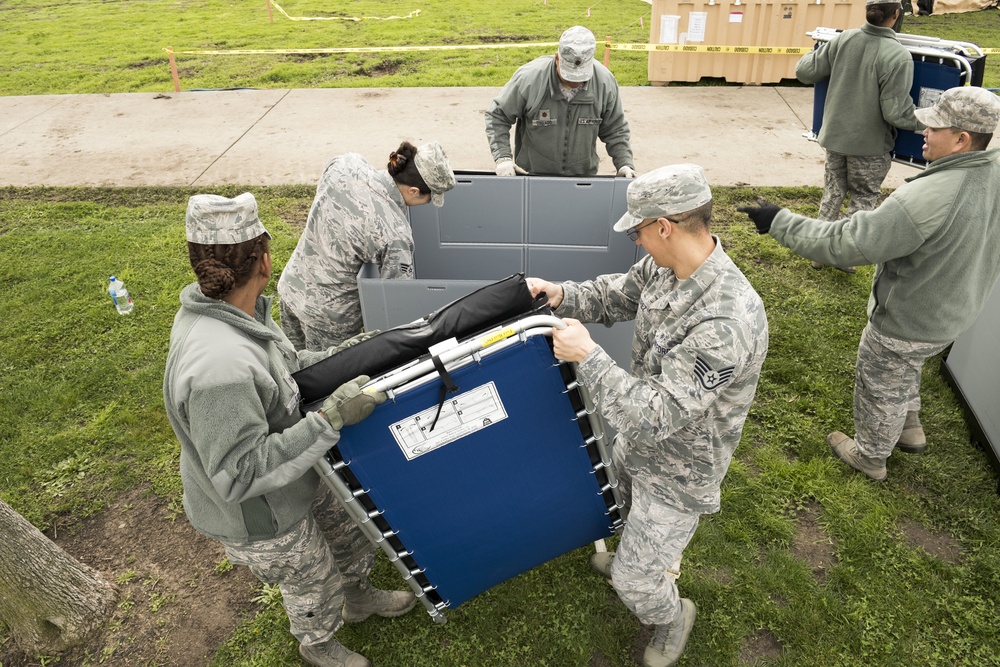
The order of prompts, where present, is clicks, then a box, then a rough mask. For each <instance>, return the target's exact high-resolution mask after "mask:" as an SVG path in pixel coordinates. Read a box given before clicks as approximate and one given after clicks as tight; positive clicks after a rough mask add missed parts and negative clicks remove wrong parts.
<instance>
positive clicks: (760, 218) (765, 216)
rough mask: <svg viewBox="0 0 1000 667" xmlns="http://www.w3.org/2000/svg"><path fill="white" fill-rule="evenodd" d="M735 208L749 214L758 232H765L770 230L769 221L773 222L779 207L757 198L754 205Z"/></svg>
mask: <svg viewBox="0 0 1000 667" xmlns="http://www.w3.org/2000/svg"><path fill="white" fill-rule="evenodd" d="M736 210H737V211H739V212H740V213H746V214H747V215H749V216H750V219H751V220H753V224H754V225H755V226H756V227H757V233H758V234H767V233H768V232H769V231H771V223H772V222H774V216H776V215H778V211H780V210H781V208H779V207H778V206H775V205H774V204H772V203H771V202H769V201H767V200H766V199H758V200H757V205H756V206H738V207H737V208H736Z"/></svg>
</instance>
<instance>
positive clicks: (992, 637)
mask: <svg viewBox="0 0 1000 667" xmlns="http://www.w3.org/2000/svg"><path fill="white" fill-rule="evenodd" d="M280 4H281V5H282V7H283V8H284V9H285V10H286V11H287V12H288V14H290V15H292V16H298V17H303V16H305V17H333V16H341V17H354V16H366V17H386V16H391V15H404V16H405V15H408V14H409V13H410V12H411V11H414V10H420V13H419V15H417V16H415V17H413V18H405V19H395V20H385V21H383V20H374V19H366V20H361V21H345V20H335V21H292V20H289V19H287V18H285V17H284V16H282V15H280V14H279V13H277V11H276V12H275V21H274V23H270V22H269V21H268V19H267V11H266V6H265V3H264V0H198V1H194V0H103V1H102V2H97V1H96V0H68V1H66V2H57V1H55V0H17V1H16V2H2V1H0V21H2V23H0V25H2V29H0V52H2V53H3V54H4V66H3V67H2V68H0V94H3V95H35V94H67V93H114V92H153V91H155V92H162V91H167V90H171V89H172V84H171V80H170V72H169V68H168V66H167V59H166V55H165V53H164V52H163V47H165V46H167V45H171V46H173V47H175V48H176V49H178V50H181V49H299V48H324V47H363V46H364V47H371V46H393V45H468V44H474V45H491V44H498V43H500V44H502V43H508V44H509V43H525V42H552V41H555V40H556V39H557V38H558V35H559V33H560V32H561V31H562V30H563V29H564V28H565V27H567V26H569V25H573V24H577V23H579V24H583V25H586V26H587V27H589V28H591V29H592V30H593V31H594V32H595V34H596V35H597V36H598V38H599V39H601V38H603V36H605V35H611V36H612V38H613V39H614V40H615V41H617V42H644V41H647V39H648V31H649V22H650V11H651V8H650V5H648V4H646V3H644V2H642V1H641V0H587V1H586V2H585V1H583V0H547V1H544V2H543V0H507V1H506V2H503V3H488V2H470V1H468V0H448V1H445V0H421V1H420V2H419V3H413V4H407V3H400V2H391V1H389V0H356V1H348V2H340V3H336V4H335V5H334V3H329V2H322V1H321V0H285V2H283V3H280ZM588 12H589V16H588ZM640 19H643V22H642V23H640ZM998 22H1000V12H997V11H994V10H990V11H983V12H975V13H970V14H960V15H950V16H948V15H946V16H930V17H907V19H906V23H905V26H904V31H906V32H910V33H915V34H923V35H933V36H938V37H942V38H945V39H952V40H961V41H971V42H975V43H977V44H979V45H981V46H989V47H1000V30H998V28H1000V25H998ZM551 51H552V49H551V47H542V48H534V49H524V48H516V49H496V48H492V47H490V48H482V49H472V50H455V51H435V52H418V53H358V54H337V55H318V56H304V55H301V54H285V55H273V54H268V55H246V56H185V57H182V58H180V59H179V66H180V67H181V79H182V82H183V85H184V87H185V88H239V87H253V88H309V87H398V86H500V85H503V84H504V83H505V82H506V81H507V79H508V78H509V76H510V74H511V73H512V72H513V71H514V69H515V68H516V67H517V66H518V65H520V64H522V63H523V62H525V61H527V60H528V59H530V58H532V57H534V56H536V55H541V54H544V53H549V52H551ZM989 58H990V59H992V61H991V60H990V59H988V60H987V63H988V64H987V69H986V79H985V85H986V86H988V87H997V86H1000V65H998V63H1000V56H996V55H992V56H990V57H989ZM612 70H613V72H614V73H615V75H616V76H617V78H618V80H619V82H620V83H621V84H622V85H646V84H647V83H648V82H647V80H646V57H645V54H642V53H627V52H615V54H614V55H613V58H612ZM313 189H314V185H313V184H304V185H302V186H298V187H261V188H252V189H251V191H253V192H254V193H255V194H256V196H257V198H258V201H259V203H260V205H261V206H260V210H261V215H262V217H263V219H264V222H265V224H266V225H267V227H268V229H269V230H270V231H271V232H272V234H274V237H275V238H274V242H273V246H272V249H273V255H274V279H275V280H276V279H277V276H278V275H279V273H280V270H281V268H282V266H283V263H284V261H285V260H286V259H287V258H288V256H289V255H290V253H291V251H292V248H293V247H294V244H295V241H296V237H297V232H296V229H297V227H296V225H301V224H302V222H303V218H304V215H305V211H306V210H308V207H309V203H310V202H311V199H312V195H313ZM202 190H203V189H202ZM213 191H215V192H217V193H219V194H225V195H229V196H233V195H235V194H238V193H239V192H241V191H243V188H237V187H223V188H214V189H213ZM191 194H194V190H186V189H179V188H162V189H154V188H147V189H54V188H0V257H2V258H3V264H4V268H3V271H2V272H0V286H2V290H3V292H2V293H3V295H4V297H5V305H6V306H7V308H6V312H5V316H4V317H3V318H2V319H0V340H2V341H3V344H2V345H0V468H2V473H0V479H2V483H0V498H2V500H3V501H4V502H6V503H8V504H10V505H11V506H12V507H13V508H14V509H15V510H17V511H18V512H20V513H21V514H22V515H23V516H25V517H26V518H27V519H28V520H30V521H31V522H32V523H34V524H35V525H36V526H39V527H40V528H42V529H49V528H52V527H54V526H60V527H63V528H66V527H72V526H73V525H74V524H76V523H78V522H80V521H81V520H82V519H84V518H86V517H90V516H93V515H96V514H98V513H100V512H101V511H102V510H104V509H105V508H106V507H107V506H108V505H109V503H110V502H111V501H113V500H114V499H115V498H118V497H120V496H121V495H122V494H124V493H126V492H128V491H130V490H133V489H135V488H136V487H139V486H142V485H146V484H149V485H151V486H152V489H153V491H154V492H155V493H156V494H158V495H159V496H160V497H162V498H164V499H165V503H167V504H169V506H170V508H171V509H172V512H173V515H174V516H175V518H177V520H179V521H183V520H184V519H183V514H182V511H181V509H180V492H181V489H180V479H179V475H178V472H177V467H178V460H177V459H178V447H177V444H176V440H175V437H174V435H173V432H172V430H171V428H170V425H169V423H168V422H167V419H166V416H165V414H164V410H163V404H162V394H161V383H162V375H163V367H164V362H165V357H166V352H167V346H168V336H169V330H170V325H171V322H172V319H173V316H174V313H175V312H176V310H177V308H178V299H177V295H178V293H179V291H180V289H181V288H182V287H183V286H184V285H185V284H187V283H188V282H190V281H191V280H192V279H193V275H192V273H191V271H190V268H189V266H188V262H187V258H186V252H185V247H184V229H183V227H184V210H185V205H186V201H187V197H188V196H190V195H191ZM757 194H763V195H766V196H768V197H769V198H770V199H771V200H772V201H775V202H777V203H780V204H783V205H787V206H790V207H792V208H794V209H795V210H798V211H801V212H805V213H815V211H816V203H817V202H818V200H819V196H820V193H819V191H818V190H816V189H808V188H803V189H761V190H752V191H751V190H747V189H743V190H740V189H724V188H719V189H717V190H716V201H717V209H716V210H717V212H716V229H717V231H718V233H719V234H720V235H721V236H722V238H723V241H724V243H725V245H726V247H727V248H728V250H729V251H730V254H731V255H732V256H733V257H734V259H735V260H736V261H737V263H738V264H739V265H740V267H741V268H742V269H743V270H744V272H745V273H746V274H747V276H748V277H749V278H750V280H751V281H752V282H753V284H754V285H755V286H756V288H757V290H758V291H759V292H760V294H761V296H762V297H763V299H764V301H765V304H766V305H767V307H768V315H769V321H770V327H771V349H770V353H769V355H768V360H767V363H766V364H765V366H764V372H763V376H762V379H761V384H760V387H759V390H758V394H757V401H756V403H755V405H754V408H753V410H752V411H751V415H750V419H749V420H748V423H747V426H746V429H745V431H744V435H743V440H742V442H741V444H740V446H739V448H738V449H737V452H736V457H735V459H734V461H733V464H732V467H731V469H730V472H729V475H728V477H727V479H726V482H725V484H724V486H723V509H722V512H720V513H719V514H717V515H713V516H710V517H705V518H704V519H703V521H702V523H701V525H700V527H699V530H698V532H697V534H696V536H695V538H694V541H693V542H692V544H691V546H690V547H689V549H688V551H687V553H686V555H685V568H684V574H683V576H682V579H681V581H680V585H681V589H682V592H683V593H684V594H685V595H686V596H688V597H691V598H692V599H694V600H695V601H696V603H697V605H698V610H699V616H698V622H697V624H696V626H695V630H694V634H693V636H692V641H691V644H690V646H689V650H688V652H687V654H686V655H685V657H684V659H683V660H682V661H681V663H680V664H681V667H728V666H733V667H738V666H750V665H765V664H766V665H780V666H783V667H800V666H805V667H827V666H829V667H840V666H845V667H846V666H857V667H868V666H872V665H875V666H880V667H881V666H887V667H895V666H899V667H914V666H916V665H919V666H924V665H932V666H942V667H944V666H947V667H956V666H961V667H981V666H987V667H989V666H992V665H1000V636H998V633H997V631H996V629H997V628H998V627H1000V605H998V602H997V599H998V598H997V596H998V594H997V591H998V590H1000V499H998V497H997V494H996V484H997V478H996V476H995V474H994V473H993V472H992V471H991V470H990V468H989V464H988V461H987V459H986V456H985V455H984V454H983V453H982V452H981V451H980V450H978V449H976V448H975V447H974V446H972V445H970V444H969V442H968V439H969V434H968V430H967V428H966V426H965V424H964V422H963V418H962V414H961V409H960V406H959V405H958V403H957V401H956V399H955V397H954V395H953V393H952V391H951V390H950V389H949V388H948V387H947V385H946V384H945V383H944V381H943V379H942V378H941V376H940V374H939V368H940V364H941V360H940V358H937V359H933V360H931V361H930V362H929V363H928V365H927V367H926V369H925V374H924V378H923V387H922V395H923V400H924V408H923V410H922V413H921V414H922V418H923V421H924V425H925V429H926V430H927V434H928V439H929V440H930V442H931V443H932V444H931V449H930V452H929V454H927V455H926V456H919V457H915V456H906V455H903V454H896V455H894V456H893V457H892V459H890V461H889V480H888V482H887V483H885V484H883V485H875V484H872V483H869V482H868V481H867V480H865V479H864V478H862V477H861V476H860V475H857V474H854V473H851V472H849V470H848V469H847V468H846V466H844V465H843V464H841V463H840V462H838V461H836V460H835V459H833V458H832V457H831V455H830V453H829V451H828V447H827V445H826V444H825V441H824V437H825V435H826V433H828V432H830V431H832V430H845V431H847V432H851V431H852V426H851V391H852V384H853V375H854V359H855V352H856V347H857V342H858V338H859V335H860V332H861V329H862V328H863V326H864V322H865V304H866V300H867V294H868V288H869V285H870V281H871V276H872V269H871V267H865V268H862V269H861V270H859V272H858V274H857V275H854V276H848V275H846V274H842V273H840V272H837V271H833V270H825V271H813V270H812V269H810V268H809V266H808V263H807V262H806V261H804V260H801V259H799V258H797V257H795V256H794V255H793V254H791V253H790V252H788V251H786V250H784V249H782V248H780V247H779V246H778V245H777V244H776V243H775V242H774V241H773V240H771V239H769V238H768V237H764V238H761V237H759V236H758V235H757V234H756V233H755V232H753V231H752V229H751V228H750V226H749V224H748V223H747V221H746V219H745V216H742V215H738V214H736V212H735V207H736V206H737V205H738V204H740V203H745V202H749V201H752V200H753V198H754V196H755V195H757ZM112 273H114V274H116V275H118V276H120V277H121V278H122V279H123V280H124V281H125V283H126V285H127V286H128V288H129V290H130V292H131V293H132V295H133V297H134V299H135V303H136V306H135V311H134V312H133V313H132V314H131V315H129V316H128V317H121V316H118V315H117V314H116V312H115V310H114V308H113V306H112V304H111V302H110V299H109V297H108V296H107V293H106V285H107V278H108V276H109V275H110V274H112ZM269 292H270V293H274V285H273V284H272V285H271V286H270V288H269ZM178 517H179V518H178ZM611 545H612V546H613V545H614V540H612V541H611ZM0 548H2V540H0ZM589 553H590V550H589V549H580V550H578V551H575V552H572V553H569V554H566V555H564V556H562V557H560V558H557V559H555V560H553V561H551V562H549V563H547V564H545V565H544V566H542V567H540V568H537V569H536V570H534V571H532V572H529V573H526V574H524V575H522V576H520V577H517V578H515V579H513V580H511V581H508V582H506V583H504V584H502V585H500V586H497V587H495V588H494V589H492V590H490V591H488V592H486V593H484V594H482V595H480V596H479V597H477V598H475V599H473V600H471V601H469V602H468V603H466V604H465V605H463V606H462V607H461V608H459V609H457V610H453V611H450V612H448V618H449V622H448V624H447V625H446V626H444V627H439V626H436V625H433V624H432V623H431V621H430V620H429V618H428V617H427V616H426V614H424V613H423V612H422V611H417V612H415V613H413V614H410V615H408V616H406V617H404V618H401V619H396V620H394V621H391V622H388V623H383V622H380V621H378V620H373V621H368V622H366V623H363V624H360V625H357V626H349V627H346V628H345V629H344V630H342V631H341V633H339V635H338V636H339V637H340V638H341V639H342V640H343V641H344V642H345V643H346V644H347V645H348V646H350V647H352V648H354V649H356V650H359V651H361V652H362V653H363V654H365V655H366V656H368V657H369V658H370V659H372V660H373V661H374V663H375V664H377V665H405V666H407V667H411V666H413V667H416V666H426V667H460V666H467V667H522V666H525V667H527V666H531V667H534V666H546V667H548V666H552V667H581V666H587V667H608V666H614V667H625V666H628V665H631V664H633V662H632V661H633V658H634V656H635V655H636V650H637V647H638V648H639V649H640V650H641V646H642V644H643V643H644V642H645V641H646V639H647V638H648V633H647V632H646V631H645V630H643V629H642V628H640V626H639V624H638V623H637V621H636V620H635V619H634V617H632V616H631V614H629V613H628V612H627V611H626V610H625V608H624V607H623V606H622V605H621V603H620V602H619V601H618V600H617V598H616V597H615V595H614V593H613V591H612V590H611V589H610V588H609V587H608V586H607V585H605V584H604V583H603V582H602V581H600V580H599V579H598V578H596V577H595V576H594V575H592V574H591V573H590V571H589V568H588V565H587V558H588V555H589ZM376 579H377V580H378V581H379V582H381V583H383V584H384V585H386V586H390V587H397V588H402V583H401V582H400V581H399V578H398V576H397V575H396V573H395V571H394V569H393V568H392V567H391V566H390V565H389V564H388V563H386V562H385V561H384V560H380V562H379V565H378V567H377V569H376ZM262 597H263V598H264V599H267V598H268V597H269V596H267V595H264V596H262ZM7 641H9V637H7V636H6V635H5V633H4V632H3V631H2V630H0V648H2V646H3V645H4V643H5V642H7ZM38 664H47V665H55V664H64V663H60V661H59V660H57V659H49V658H43V657H39V658H38ZM92 664H99V661H98V660H97V659H95V660H94V661H93V663H92ZM212 664H213V665H214V666H215V667H223V666H226V667H229V666H235V667H274V666H283V665H289V666H291V665H298V664H300V663H299V662H298V657H297V654H296V647H295V643H294V640H292V638H291V636H290V635H289V634H288V630H287V619H286V618H285V616H284V613H283V611H282V610H281V607H280V604H277V603H276V602H275V601H274V600H273V599H271V602H270V604H265V605H264V607H263V609H262V611H261V613H260V614H258V615H257V616H256V617H255V618H253V619H252V620H250V621H248V622H247V623H245V624H244V625H242V626H241V627H240V628H239V629H238V630H237V631H236V632H235V633H234V634H233V636H232V637H231V638H230V639H229V640H228V641H227V642H226V643H225V644H224V645H223V646H222V647H221V648H220V650H219V653H218V654H217V655H216V656H215V659H214V661H213V662H212ZM0 667H2V665H0Z"/></svg>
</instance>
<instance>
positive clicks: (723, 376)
mask: <svg viewBox="0 0 1000 667" xmlns="http://www.w3.org/2000/svg"><path fill="white" fill-rule="evenodd" d="M734 370H736V366H726V367H725V368H720V369H718V370H716V369H714V368H712V367H711V366H709V365H708V362H707V361H705V360H704V359H702V358H701V355H700V354H699V355H698V359H697V360H696V361H695V363H694V376H695V377H696V378H698V382H700V383H701V386H702V387H704V388H705V389H706V390H707V391H713V390H715V389H718V388H719V387H721V386H722V385H724V384H726V383H727V382H729V379H730V378H731V377H733V371H734Z"/></svg>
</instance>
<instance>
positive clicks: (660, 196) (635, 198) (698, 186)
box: [614, 164, 712, 232]
mask: <svg viewBox="0 0 1000 667" xmlns="http://www.w3.org/2000/svg"><path fill="white" fill-rule="evenodd" d="M627 199H628V212H627V213H626V214H625V215H623V216H622V217H621V219H620V220H618V222H616V223H615V226H614V230H615V231H616V232H627V231H628V230H630V229H632V228H633V227H635V226H636V225H638V224H639V223H640V222H642V221H643V220H647V219H649V218H661V217H668V216H671V215H677V214H678V213H687V212H688V211H693V210H694V209H696V208H698V207H699V206H704V205H705V204H707V203H708V202H710V201H712V190H711V189H710V188H709V187H708V181H707V180H706V179H705V170H704V169H702V168H701V167H699V166H698V165H696V164H671V165H668V166H666V167H660V168H659V169H654V170H653V171H650V172H647V173H645V174H643V175H642V176H640V177H639V178H637V179H635V180H634V181H632V182H631V183H629V186H628V193H627Z"/></svg>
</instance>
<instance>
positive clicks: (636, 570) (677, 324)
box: [528, 164, 768, 667]
mask: <svg viewBox="0 0 1000 667" xmlns="http://www.w3.org/2000/svg"><path fill="white" fill-rule="evenodd" d="M627 199H628V212H627V213H626V214H625V215H623V216H622V218H621V219H620V220H619V221H618V222H617V223H616V224H615V225H614V231H616V232H624V233H626V234H628V236H629V238H631V239H632V240H633V241H635V243H636V244H638V245H640V246H641V247H643V248H644V249H645V250H646V252H648V253H649V255H648V256H646V257H644V258H643V259H641V260H640V261H639V262H638V263H636V264H635V265H634V266H633V267H632V268H631V269H629V270H628V272H626V273H621V274H616V275H604V276H598V277H597V278H595V279H594V280H592V281H588V282H583V283H574V282H564V283H555V284H554V283H550V282H546V281H544V280H539V279H537V278H529V279H528V284H529V286H530V287H531V291H532V294H535V295H537V294H540V293H543V292H544V293H545V294H546V295H547V296H548V304H549V305H550V306H551V307H553V308H554V309H555V313H556V314H557V315H559V316H561V317H566V318H574V317H575V318H579V320H583V321H584V322H601V323H603V324H606V325H610V324H612V323H614V322H622V321H627V320H633V319H634V320H635V337H634V339H633V342H632V365H631V369H630V370H626V369H624V368H621V367H619V366H618V365H617V364H615V362H614V361H613V360H612V359H611V357H610V356H608V353H607V352H605V351H604V350H603V349H602V348H601V347H600V346H599V345H597V344H596V343H595V342H594V341H593V340H592V339H591V337H590V335H589V333H588V332H587V329H586V328H585V327H584V326H583V325H582V324H581V323H580V321H578V320H576V319H566V320H565V321H566V324H567V327H566V328H565V329H562V330H558V329H557V330H554V331H553V333H552V338H553V341H554V348H555V355H556V357H558V358H559V359H564V360H567V361H572V362H576V363H577V379H578V380H579V381H580V382H581V383H582V384H583V385H584V386H586V387H587V388H588V389H589V390H590V391H591V393H592V395H593V396H594V399H595V402H596V406H597V409H598V410H599V411H600V413H601V415H602V416H603V417H604V418H605V419H606V420H607V421H608V423H609V424H610V425H611V426H613V427H614V428H615V429H616V430H617V432H618V435H617V437H616V438H615V442H614V447H613V456H612V466H613V469H614V470H615V472H616V474H617V475H618V479H619V480H620V487H619V488H620V489H621V491H622V494H623V498H624V499H625V502H626V505H627V506H628V507H629V508H630V509H629V515H628V521H627V523H626V525H625V529H624V531H623V532H622V537H621V542H620V544H619V546H618V550H617V552H616V553H615V554H596V555H595V556H593V558H592V559H591V562H592V564H593V566H594V567H595V569H597V570H598V571H599V572H601V573H602V574H604V575H605V576H606V577H609V578H610V579H611V583H612V585H613V586H614V588H615V590H616V591H617V592H618V595H619V597H620V598H621V600H622V602H624V603H625V605H626V606H627V607H628V608H629V609H630V610H631V611H632V612H633V613H634V614H635V615H636V616H637V617H638V618H639V620H640V621H642V622H643V623H647V624H651V625H654V626H656V632H655V634H654V635H653V639H652V641H651V642H650V643H649V646H647V647H646V650H645V653H644V656H643V665H645V667H668V666H669V665H673V664H674V663H676V662H677V661H678V660H679V659H680V657H681V654H682V653H683V652H684V648H685V646H686V644H687V639H688V636H689V635H690V633H691V628H692V627H693V625H694V619H695V605H694V603H693V602H692V601H691V600H688V599H686V598H681V597H680V596H679V593H678V590H677V584H676V579H677V576H678V575H679V568H680V559H681V554H682V553H683V551H684V548H685V547H686V546H687V544H688V542H690V541H691V538H692V537H693V535H694V532H695V529H696V528H697V526H698V520H699V517H700V516H701V515H702V514H711V513H713V512H717V511H718V510H719V503H720V495H719V488H720V486H721V484H722V479H723V477H725V475H726V471H727V470H728V469H729V462H730V460H731V459H732V456H733V451H734V450H735V449H736V445H737V444H738V443H739V441H740V435H741V433H742V432H743V424H744V422H745V420H746V417H747V412H748V411H749V409H750V404H751V403H752V401H753V398H754V393H755V392H756V389H757V380H758V378H759V377H760V370H761V366H762V365H763V363H764V357H765V356H766V354H767V341H768V332H767V317H766V316H765V313H764V304H763V302H762V301H761V299H760V297H759V296H758V295H757V293H756V292H755V291H754V289H753V287H752V286H751V285H750V283H749V282H748V281H747V279H746V277H745V276H744V275H743V273H742V272H741V271H740V270H739V269H738V268H737V267H736V265H735V264H734V263H733V261H732V260H731V259H730V258H729V257H728V256H727V255H726V253H725V251H724V250H723V249H722V245H721V244H720V242H719V239H718V237H716V236H713V235H712V233H711V231H710V221H711V216H712V192H711V190H710V188H709V186H708V182H707V181H706V180H705V174H704V172H703V171H702V169H701V167H699V166H697V165H693V164H681V165H671V166H668V167H661V168H659V169H655V170H653V171H651V172H649V173H647V174H644V175H642V176H640V177H639V178H637V179H636V180H634V181H633V182H632V183H631V184H630V185H629V187H628V194H627Z"/></svg>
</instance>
